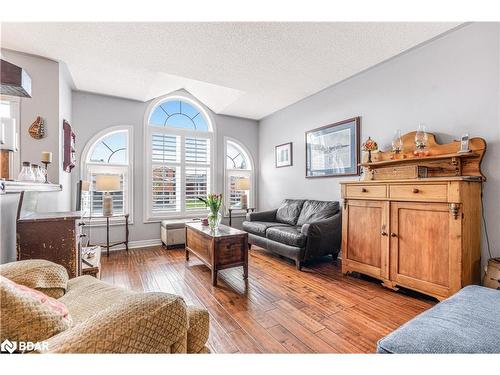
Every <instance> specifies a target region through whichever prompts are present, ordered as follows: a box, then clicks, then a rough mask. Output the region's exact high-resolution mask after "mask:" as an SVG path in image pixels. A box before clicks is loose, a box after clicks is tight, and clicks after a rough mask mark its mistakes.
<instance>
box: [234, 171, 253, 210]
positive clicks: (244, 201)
mask: <svg viewBox="0 0 500 375" xmlns="http://www.w3.org/2000/svg"><path fill="white" fill-rule="evenodd" d="M234 189H235V190H240V191H242V193H241V196H240V205H241V208H243V209H247V208H248V195H247V191H249V190H250V179H249V178H248V177H242V178H239V179H237V180H236V182H235V183H234Z"/></svg>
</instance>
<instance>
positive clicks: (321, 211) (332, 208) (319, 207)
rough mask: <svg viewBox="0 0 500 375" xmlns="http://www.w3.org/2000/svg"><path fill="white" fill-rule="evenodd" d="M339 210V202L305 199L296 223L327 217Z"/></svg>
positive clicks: (310, 221)
mask: <svg viewBox="0 0 500 375" xmlns="http://www.w3.org/2000/svg"><path fill="white" fill-rule="evenodd" d="M337 212H339V202H335V201H314V200H307V201H305V202H304V205H303V206H302V211H301V212H300V216H299V218H298V220H297V225H304V224H307V223H313V222H315V221H319V220H324V219H328V218H330V217H333V216H334V215H335V214H337Z"/></svg>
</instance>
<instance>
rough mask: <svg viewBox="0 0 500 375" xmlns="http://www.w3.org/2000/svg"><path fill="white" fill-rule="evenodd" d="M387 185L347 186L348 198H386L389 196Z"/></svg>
mask: <svg viewBox="0 0 500 375" xmlns="http://www.w3.org/2000/svg"><path fill="white" fill-rule="evenodd" d="M386 190H387V188H386V186H385V185H347V187H346V197H347V198H354V197H355V198H385V197H386V196H387V192H386Z"/></svg>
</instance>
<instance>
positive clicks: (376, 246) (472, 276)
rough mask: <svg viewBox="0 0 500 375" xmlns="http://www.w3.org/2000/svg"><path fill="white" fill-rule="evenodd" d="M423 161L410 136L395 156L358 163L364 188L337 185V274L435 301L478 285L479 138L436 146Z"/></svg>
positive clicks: (481, 152) (431, 140)
mask: <svg viewBox="0 0 500 375" xmlns="http://www.w3.org/2000/svg"><path fill="white" fill-rule="evenodd" d="M428 136H429V142H428V148H427V153H426V155H425V156H422V157H419V156H416V155H415V154H414V151H415V143H414V139H415V132H412V133H408V134H406V135H404V136H403V137H402V138H403V151H402V152H401V153H399V154H394V153H392V152H378V153H375V154H373V157H372V162H371V163H367V162H365V163H362V164H361V166H362V167H363V168H364V170H365V173H364V176H363V180H362V181H345V182H341V193H342V198H343V218H342V272H343V273H344V274H347V273H349V272H359V273H362V274H366V275H369V276H372V277H375V278H377V279H380V280H382V285H384V286H386V287H389V288H392V289H394V290H397V288H398V286H401V287H405V288H409V289H413V290H416V291H419V292H422V293H425V294H427V295H431V296H433V297H435V298H437V299H438V300H442V299H445V298H447V297H448V296H450V295H452V294H454V293H456V292H457V291H458V290H460V289H461V288H462V287H463V286H465V285H468V284H479V283H480V258H481V244H480V242H481V241H480V240H481V184H482V182H483V181H485V180H486V178H485V177H484V176H483V174H482V173H481V168H480V165H481V161H482V158H483V156H484V153H485V151H486V141H485V140H484V139H482V138H472V139H470V145H469V148H470V151H469V152H465V153H459V152H458V151H459V149H460V142H459V141H455V142H452V143H449V144H443V145H441V144H438V143H437V142H436V140H435V137H434V135H433V134H430V133H429V134H428Z"/></svg>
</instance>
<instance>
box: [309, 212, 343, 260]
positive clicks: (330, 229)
mask: <svg viewBox="0 0 500 375" xmlns="http://www.w3.org/2000/svg"><path fill="white" fill-rule="evenodd" d="M341 215H342V214H341V211H339V212H338V213H336V214H335V215H334V216H332V217H331V218H328V219H324V220H319V221H316V222H312V223H307V224H304V225H302V228H301V233H302V234H304V235H305V236H306V237H307V243H306V252H305V256H304V259H310V258H313V257H315V256H322V255H328V254H338V252H339V250H340V245H341V242H342V217H341Z"/></svg>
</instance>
